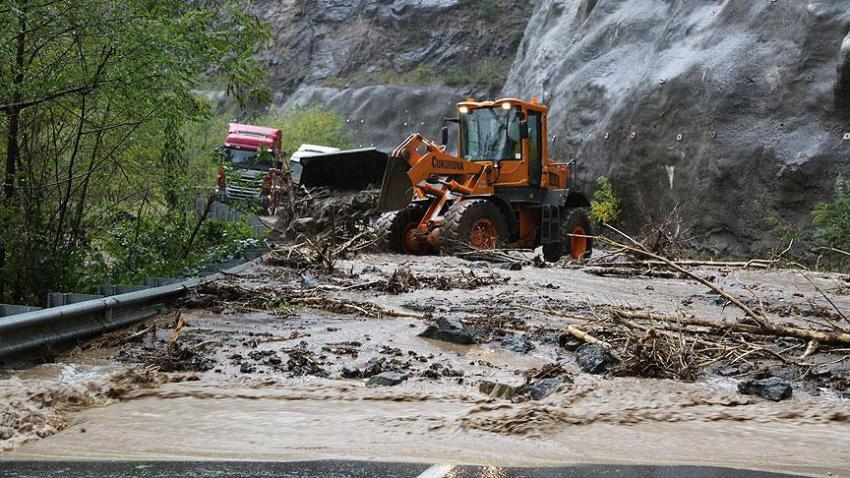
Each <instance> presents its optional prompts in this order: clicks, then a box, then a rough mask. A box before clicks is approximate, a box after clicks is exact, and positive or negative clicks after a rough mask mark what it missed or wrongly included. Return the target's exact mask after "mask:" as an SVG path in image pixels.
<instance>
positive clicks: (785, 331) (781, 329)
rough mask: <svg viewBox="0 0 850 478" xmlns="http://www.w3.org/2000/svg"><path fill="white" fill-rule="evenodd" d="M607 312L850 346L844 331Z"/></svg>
mask: <svg viewBox="0 0 850 478" xmlns="http://www.w3.org/2000/svg"><path fill="white" fill-rule="evenodd" d="M607 311H608V312H609V313H610V314H613V315H614V316H616V317H621V318H623V319H644V320H652V321H659V322H667V323H679V324H684V325H698V326H701V327H708V328H712V329H714V330H716V331H717V332H718V333H725V332H728V331H733V332H739V333H748V334H755V335H771V336H776V337H793V338H798V339H805V340H809V341H815V342H818V343H821V344H830V345H850V333H847V332H843V331H836V332H827V331H823V330H812V329H803V328H800V327H794V326H791V325H781V324H775V323H772V322H766V323H764V324H761V323H760V324H759V325H758V326H754V325H747V324H741V323H734V324H730V323H726V322H720V321H712V320H706V319H698V318H694V317H676V316H662V315H656V314H651V313H648V312H635V311H624V310H616V309H607Z"/></svg>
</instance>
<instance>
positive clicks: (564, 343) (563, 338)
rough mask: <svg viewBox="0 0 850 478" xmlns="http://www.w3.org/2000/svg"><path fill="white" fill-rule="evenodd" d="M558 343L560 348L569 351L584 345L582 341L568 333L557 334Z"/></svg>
mask: <svg viewBox="0 0 850 478" xmlns="http://www.w3.org/2000/svg"><path fill="white" fill-rule="evenodd" d="M558 345H559V346H560V347H561V348H564V349H567V350H569V351H570V352H575V351H576V350H578V348H579V347H581V346H582V345H584V342H582V341H581V340H579V339H577V338H575V337H573V336H572V335H570V334H561V335H559V336H558Z"/></svg>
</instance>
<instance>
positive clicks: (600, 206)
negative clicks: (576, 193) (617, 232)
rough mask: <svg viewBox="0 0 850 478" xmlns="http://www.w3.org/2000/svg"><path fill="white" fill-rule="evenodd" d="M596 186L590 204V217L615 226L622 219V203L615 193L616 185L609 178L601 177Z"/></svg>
mask: <svg viewBox="0 0 850 478" xmlns="http://www.w3.org/2000/svg"><path fill="white" fill-rule="evenodd" d="M596 186H597V189H596V192H594V193H593V200H592V201H591V202H590V217H591V218H592V219H593V220H595V221H598V222H600V223H606V224H611V225H614V224H616V223H617V220H618V219H619V218H620V201H619V200H618V199H617V195H616V193H615V192H614V185H613V184H611V180H610V179H608V178H607V177H605V176H599V177H598V178H597V179H596Z"/></svg>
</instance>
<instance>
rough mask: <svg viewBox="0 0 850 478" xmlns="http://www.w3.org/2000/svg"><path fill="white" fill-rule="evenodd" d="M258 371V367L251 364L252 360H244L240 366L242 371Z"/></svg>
mask: <svg viewBox="0 0 850 478" xmlns="http://www.w3.org/2000/svg"><path fill="white" fill-rule="evenodd" d="M256 371H257V367H254V366H253V365H251V362H242V364H241V365H240V366H239V372H240V373H254V372H256Z"/></svg>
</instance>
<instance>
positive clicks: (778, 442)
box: [0, 255, 850, 476]
mask: <svg viewBox="0 0 850 478" xmlns="http://www.w3.org/2000/svg"><path fill="white" fill-rule="evenodd" d="M402 266H403V267H405V269H406V270H410V271H412V273H414V274H427V273H429V272H430V273H433V271H435V270H438V271H441V272H442V273H444V274H446V275H447V276H450V277H454V278H455V279H456V280H458V281H460V280H462V279H461V278H462V277H467V278H468V275H467V276H464V274H468V273H469V272H470V271H473V274H476V275H477V276H484V275H494V276H497V279H499V280H490V281H489V282H486V283H484V284H482V285H476V286H475V287H474V288H460V287H456V288H451V289H447V290H439V289H436V288H429V287H420V288H415V289H413V290H409V291H402V292H394V293H388V292H385V291H380V290H355V289H353V288H350V283H352V281H353V282H354V283H355V284H356V283H369V282H371V281H374V280H375V278H376V277H381V276H382V275H384V276H386V275H389V274H392V273H393V272H394V271H395V270H397V268H399V267H402ZM475 267H476V268H474V269H470V265H469V263H468V262H465V261H460V260H457V259H447V258H408V257H400V256H389V255H373V256H365V257H364V258H362V259H360V260H357V261H349V262H345V263H342V264H341V266H340V267H339V270H341V271H345V272H344V273H343V275H342V276H336V277H331V278H327V277H322V276H319V275H315V274H313V273H310V272H307V273H297V272H296V271H292V270H287V269H285V268H273V267H258V268H256V269H254V270H252V271H250V272H248V273H246V274H245V275H244V276H242V277H234V278H231V279H230V280H231V281H233V282H235V283H239V284H241V285H242V286H244V287H246V288H251V287H255V288H262V287H275V286H277V285H280V286H281V287H283V286H293V285H296V286H299V287H305V286H306V287H314V288H316V287H320V286H324V287H326V288H328V289H329V290H332V295H331V297H334V298H337V299H339V300H348V299H350V300H357V301H360V302H368V303H374V304H377V305H380V306H381V307H384V308H389V309H393V310H400V311H411V312H422V311H427V312H429V313H433V314H435V315H437V314H446V315H451V316H458V317H462V318H465V319H470V320H472V319H474V318H475V317H481V316H491V317H495V316H499V317H502V318H501V319H500V322H499V323H500V324H504V325H501V326H500V330H507V332H504V331H502V332H499V333H500V334H505V333H507V334H508V335H509V336H510V337H517V336H519V337H525V338H527V339H528V340H527V343H528V344H530V345H526V342H521V345H522V347H520V348H519V349H517V348H516V347H508V346H506V345H505V343H506V342H505V341H504V336H498V337H497V338H496V339H494V340H488V341H482V343H480V344H474V345H459V344H453V343H447V342H444V341H439V340H433V339H426V338H422V337H419V336H418V334H419V333H421V332H422V331H423V329H424V328H425V326H426V324H425V323H424V321H423V320H421V319H419V318H416V317H384V318H370V317H366V316H363V315H360V314H357V313H344V314H343V313H333V312H328V311H326V310H313V309H309V308H291V307H288V306H285V305H276V306H275V307H271V306H270V307H268V308H267V309H268V310H260V309H257V310H253V309H256V307H255V306H244V303H243V305H241V306H239V307H238V310H236V309H234V306H232V305H230V306H227V305H222V304H220V303H216V302H215V301H211V300H210V298H209V297H203V298H202V300H203V301H208V303H207V302H203V304H206V305H202V306H197V305H196V306H193V307H192V308H191V309H185V310H183V311H182V312H181V314H180V321H182V322H184V324H183V325H182V326H176V323H177V317H176V315H175V314H170V315H168V316H164V317H161V318H159V319H157V320H155V321H153V322H152V323H151V324H145V325H144V326H142V327H140V328H139V329H137V330H133V331H127V332H125V333H124V334H123V336H121V335H120V334H119V335H118V336H116V337H114V338H113V339H110V340H101V341H99V342H96V343H93V344H91V345H90V346H89V347H88V348H86V350H85V351H84V352H79V351H78V352H75V353H72V354H69V355H67V356H62V357H59V358H58V360H57V361H56V363H52V364H44V365H39V366H37V367H30V368H26V369H24V370H20V371H10V372H7V376H6V377H5V378H3V379H2V380H0V393H2V394H3V397H4V398H3V400H4V403H5V408H4V409H3V421H2V422H0V427H2V428H0V433H6V434H8V435H9V436H8V437H5V438H4V440H3V441H0V443H2V444H3V445H4V448H5V450H6V451H5V452H4V453H3V454H2V455H0V459H5V460H20V459H26V460H33V459H36V460H40V459H50V460H68V459H73V460H78V459H108V460H196V459H202V460H234V459H235V460H261V461H262V460H287V461H293V460H317V459H351V460H381V461H393V462H419V463H454V464H489V465H494V466H542V465H557V464H575V463H621V464H692V465H711V466H730V467H738V468H747V469H758V470H770V471H784V472H795V473H800V474H805V475H810V476H827V473H831V474H832V475H831V476H850V401H848V400H847V399H844V398H842V395H841V391H840V390H838V391H836V390H834V389H828V388H823V387H820V388H818V386H817V385H812V383H809V382H804V381H801V382H799V383H797V382H795V391H794V395H793V397H792V398H791V399H789V400H785V401H781V402H771V401H767V400H764V399H762V398H759V397H756V396H751V395H741V394H739V393H738V392H737V386H736V384H737V381H738V380H739V379H740V378H741V376H734V377H731V376H718V375H712V374H707V375H704V376H702V377H701V378H700V379H698V380H696V381H695V382H693V383H686V382H682V381H677V380H662V379H647V378H637V377H610V376H600V375H591V374H587V373H584V372H582V371H581V369H580V368H579V366H578V365H577V363H576V359H575V354H573V353H572V352H568V351H566V350H564V349H563V348H561V347H560V346H559V344H558V339H557V330H559V329H560V328H561V327H563V323H564V320H565V319H562V318H559V317H547V316H546V315H545V314H539V313H531V312H528V311H525V312H522V311H520V310H518V309H515V308H514V309H511V308H510V306H511V304H516V303H521V304H527V305H529V306H534V307H543V306H545V307H546V308H553V309H558V310H571V309H572V308H574V307H575V306H576V305H575V304H583V303H587V302H592V303H597V302H607V303H617V304H631V305H635V304H639V305H640V306H641V307H651V308H652V309H653V310H657V311H659V312H661V311H667V312H675V311H677V310H680V309H681V308H683V307H688V308H689V310H692V311H694V312H695V313H698V314H701V315H705V316H713V317H718V318H728V319H732V318H734V317H735V315H736V314H735V311H734V310H731V309H727V308H724V307H722V304H717V303H716V301H714V300H713V299H712V298H710V297H708V296H707V295H706V294H705V291H704V290H703V289H702V288H701V287H700V286H698V285H694V284H692V283H690V282H687V281H683V280H658V279H654V280H650V279H610V278H600V277H597V276H590V275H588V274H584V273H583V272H581V271H580V270H572V269H556V268H549V269H533V268H525V269H523V270H520V271H505V270H499V269H497V268H482V267H483V266H481V265H476V266H475ZM502 279H506V280H502ZM463 280H468V279H463ZM724 280H725V281H726V284H728V286H729V287H733V288H734V287H736V286H735V284H739V283H749V284H754V283H756V284H758V287H759V293H760V294H762V295H764V296H765V297H770V298H771V299H772V300H773V302H774V303H776V302H781V301H783V300H785V301H789V302H790V301H794V300H797V301H803V302H804V301H806V300H809V301H813V302H814V301H818V300H819V299H818V295H817V292H816V290H814V288H812V287H811V285H810V284H808V282H806V281H805V280H804V279H803V278H802V277H799V275H798V273H795V272H792V271H772V272H751V271H736V272H734V273H730V274H728V275H727V277H726V278H725V279H724ZM815 280H816V281H817V283H818V284H819V286H820V287H821V288H822V289H823V290H831V291H836V290H840V288H841V287H843V282H842V281H843V278H841V277H838V276H829V275H822V274H819V275H818V276H817V277H815ZM317 290H318V289H317ZM317 294H318V293H317ZM793 294H800V296H795V295H793ZM702 296H705V297H706V298H705V299H704V300H703V299H700V297H702ZM683 299H688V300H689V303H688V305H687V306H684V305H683ZM200 300H201V299H199V301H200ZM834 300H835V301H836V303H837V304H839V306H840V307H847V310H850V301H848V298H847V296H846V295H840V294H836V295H835V296H834ZM237 302H239V301H238V300H237V299H233V300H232V301H231V303H237ZM284 309H286V310H284ZM475 320H478V319H475ZM151 325H155V326H156V327H151ZM128 335H132V336H133V340H128V339H127V336H128ZM175 337H176V338H175ZM169 343H174V344H178V345H180V347H179V348H178V350H180V351H181V353H180V354H175V353H172V354H170V355H167V357H168V359H169V361H165V360H163V357H165V356H166V355H163V350H165V349H166V348H167V347H168V344H169ZM801 352H802V351H801ZM818 359H819V360H820V358H818ZM823 360H829V361H832V362H834V358H833V357H832V356H829V357H826V358H824V359H823ZM752 362H753V366H754V367H755V368H754V370H757V369H758V367H760V366H763V368H765V367H768V366H769V365H770V364H767V363H765V364H761V363H760V362H759V361H756V360H753V361H752ZM187 364H188V365H187ZM553 364H557V366H558V369H559V370H561V372H558V373H560V374H562V376H563V377H565V379H564V381H563V383H561V384H560V385H558V386H556V387H555V390H554V392H551V394H549V395H548V396H544V397H542V398H540V399H536V400H535V399H527V398H522V397H521V396H520V391H521V390H522V388H521V387H522V386H523V384H525V383H526V382H527V381H528V379H527V377H528V376H529V373H530V372H529V371H540V370H544V369H545V367H547V366H551V365H553ZM842 365H843V361H839V362H837V363H835V364H834V365H833V366H834V367H838V368H834V369H830V373H831V374H832V376H833V377H840V376H841V375H840V374H841V373H842V369H841V368H840V366H842ZM375 367H379V368H381V369H382V370H384V371H387V370H390V371H394V372H397V373H404V374H405V375H406V380H404V381H403V382H402V383H401V384H399V385H396V386H393V387H388V386H367V385H366V383H367V379H366V378H361V377H364V376H365V375H366V371H367V370H369V369H370V368H375ZM354 371H356V372H357V374H355V373H354ZM744 373H745V372H744ZM358 374H359V375H358ZM483 382H496V383H499V384H505V385H506V386H507V387H508V388H509V389H510V390H511V391H512V392H514V391H515V392H516V394H515V395H514V398H513V399H510V397H507V399H506V398H505V397H497V396H493V395H492V394H488V393H484V391H483V389H482V387H481V386H482V383H483ZM24 422H31V423H33V426H31V427H27V426H22V423H24ZM3 430H8V431H5V432H3Z"/></svg>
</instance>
